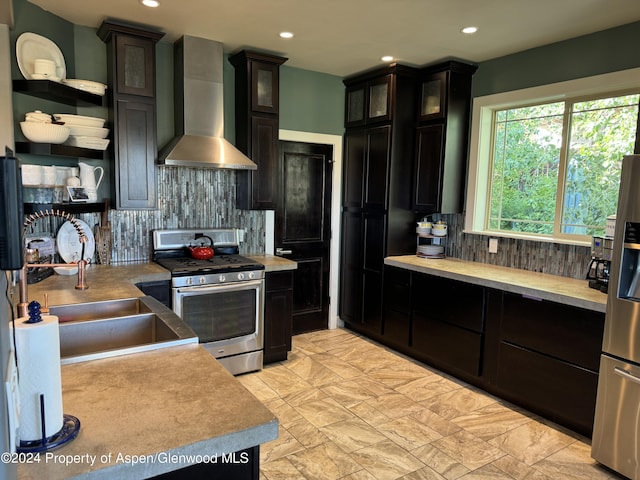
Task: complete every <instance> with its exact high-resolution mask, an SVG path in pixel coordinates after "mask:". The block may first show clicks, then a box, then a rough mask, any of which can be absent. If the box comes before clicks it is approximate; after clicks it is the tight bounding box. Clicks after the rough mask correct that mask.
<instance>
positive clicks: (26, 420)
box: [15, 315, 63, 441]
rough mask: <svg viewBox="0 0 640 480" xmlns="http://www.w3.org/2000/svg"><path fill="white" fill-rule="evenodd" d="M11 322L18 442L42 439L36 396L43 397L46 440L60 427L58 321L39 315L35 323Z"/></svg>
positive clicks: (19, 320) (37, 398)
mask: <svg viewBox="0 0 640 480" xmlns="http://www.w3.org/2000/svg"><path fill="white" fill-rule="evenodd" d="M26 320H27V318H19V319H17V320H16V322H15V333H16V359H17V361H18V391H19V393H20V429H19V439H20V440H21V441H33V440H41V439H42V422H41V414H40V395H41V394H42V395H44V413H45V415H44V418H45V427H46V432H45V433H46V436H47V437H50V436H52V435H54V434H55V433H57V432H59V431H60V429H61V428H62V425H63V411H62V375H61V372H60V331H59V329H58V317H56V316H55V315H42V321H41V322H38V323H25V322H26Z"/></svg>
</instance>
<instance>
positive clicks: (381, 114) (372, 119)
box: [345, 74, 394, 127]
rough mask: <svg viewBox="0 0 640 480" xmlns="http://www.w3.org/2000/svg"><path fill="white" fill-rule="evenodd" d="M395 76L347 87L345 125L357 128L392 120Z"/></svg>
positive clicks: (369, 80)
mask: <svg viewBox="0 0 640 480" xmlns="http://www.w3.org/2000/svg"><path fill="white" fill-rule="evenodd" d="M393 82H394V76H393V75H392V74H387V75H383V76H382V77H379V78H372V79H365V80H360V81H356V82H355V83H353V84H351V85H348V86H347V94H346V105H345V112H346V118H345V125H346V126H347V127H355V126H360V125H366V124H370V123H376V122H385V121H389V120H391V112H392V110H393V105H392V101H393V98H394V97H393V95H392V89H393V88H394V83H393Z"/></svg>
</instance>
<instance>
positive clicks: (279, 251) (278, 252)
mask: <svg viewBox="0 0 640 480" xmlns="http://www.w3.org/2000/svg"><path fill="white" fill-rule="evenodd" d="M292 253H293V250H283V249H282V248H280V247H278V248H276V255H291V254H292Z"/></svg>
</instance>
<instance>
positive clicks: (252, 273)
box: [248, 272, 256, 279]
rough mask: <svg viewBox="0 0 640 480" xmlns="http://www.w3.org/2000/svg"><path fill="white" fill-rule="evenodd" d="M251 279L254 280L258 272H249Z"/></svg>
mask: <svg viewBox="0 0 640 480" xmlns="http://www.w3.org/2000/svg"><path fill="white" fill-rule="evenodd" d="M248 275H249V279H253V278H254V277H255V276H256V272H249V274H248Z"/></svg>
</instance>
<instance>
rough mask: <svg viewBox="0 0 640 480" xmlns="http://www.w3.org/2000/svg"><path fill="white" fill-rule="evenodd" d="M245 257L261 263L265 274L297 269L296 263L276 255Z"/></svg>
mask: <svg viewBox="0 0 640 480" xmlns="http://www.w3.org/2000/svg"><path fill="white" fill-rule="evenodd" d="M247 257H248V258H252V259H253V260H256V261H258V262H260V263H262V264H263V265H264V269H265V271H266V272H278V271H282V270H295V269H297V268H298V263H297V262H294V261H293V260H289V259H288V258H284V257H280V256H278V255H267V254H263V255H247Z"/></svg>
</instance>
